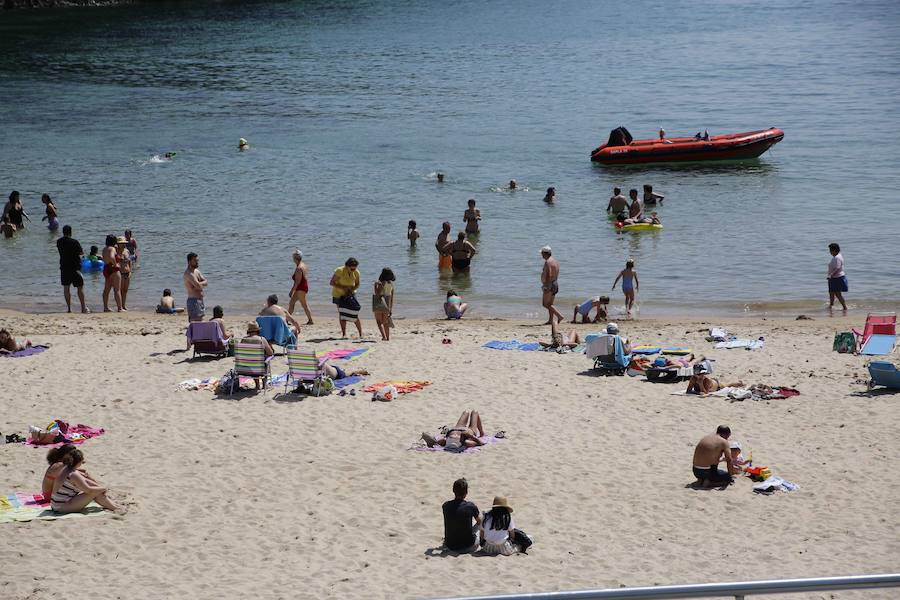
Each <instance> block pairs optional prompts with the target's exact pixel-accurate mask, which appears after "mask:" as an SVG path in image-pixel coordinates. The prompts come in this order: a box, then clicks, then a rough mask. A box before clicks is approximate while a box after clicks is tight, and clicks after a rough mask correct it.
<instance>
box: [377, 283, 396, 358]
mask: <svg viewBox="0 0 900 600" xmlns="http://www.w3.org/2000/svg"><path fill="white" fill-rule="evenodd" d="M395 279H396V278H395V277H394V272H393V271H391V270H390V269H382V270H381V275H379V276H378V281H376V282H375V283H374V284H373V287H374V290H373V293H372V314H374V315H375V324H376V325H377V326H378V333H380V334H381V339H382V340H384V341H385V342H389V341H391V327H393V326H394V321H393V319H391V315H392V314H393V312H394V280H395Z"/></svg>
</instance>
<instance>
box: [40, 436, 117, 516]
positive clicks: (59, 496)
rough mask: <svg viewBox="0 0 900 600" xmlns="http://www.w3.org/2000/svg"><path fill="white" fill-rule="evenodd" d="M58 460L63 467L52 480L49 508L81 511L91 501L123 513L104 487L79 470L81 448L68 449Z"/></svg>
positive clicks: (61, 510)
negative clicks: (54, 479)
mask: <svg viewBox="0 0 900 600" xmlns="http://www.w3.org/2000/svg"><path fill="white" fill-rule="evenodd" d="M60 462H61V463H62V464H63V468H62V469H61V470H60V472H59V475H58V476H57V477H56V481H54V482H53V488H52V494H51V495H50V508H52V509H53V510H54V511H55V512H59V513H73V512H81V511H82V510H84V509H85V507H87V505H88V504H90V503H91V502H92V501H93V502H96V503H97V504H99V505H100V506H102V507H103V508H104V509H106V510H111V511H114V512H116V513H118V514H125V508H124V507H122V506H119V505H118V504H116V503H115V502H113V501H112V500H110V499H109V497H107V495H106V488H105V487H103V486H101V485H100V484H99V483H97V482H96V481H94V480H93V479H91V478H89V477H87V476H86V475H85V474H84V473H83V472H82V471H80V470H79V467H81V465H82V463H84V455H83V454H82V453H81V450H78V449H77V448H74V449H72V450H70V451H69V452H68V453H67V454H66V455H65V456H63V457H62V458H61V459H60Z"/></svg>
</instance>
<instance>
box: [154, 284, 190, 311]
mask: <svg viewBox="0 0 900 600" xmlns="http://www.w3.org/2000/svg"><path fill="white" fill-rule="evenodd" d="M156 312H158V313H162V314H165V315H174V314H175V313H183V312H184V309H183V308H175V298H173V297H172V290H170V289H169V288H166V289H164V290H163V295H162V298H160V299H159V304H158V305H157V306H156Z"/></svg>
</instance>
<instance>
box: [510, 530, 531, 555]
mask: <svg viewBox="0 0 900 600" xmlns="http://www.w3.org/2000/svg"><path fill="white" fill-rule="evenodd" d="M512 542H513V544H516V545H517V546H518V547H519V550H520V551H521V552H522V554H528V553H527V552H526V550H528V549H529V548H531V546H533V545H534V540H533V539H531V536H529V535H528V534H527V533H525V532H524V531H522V530H521V529H513V539H512Z"/></svg>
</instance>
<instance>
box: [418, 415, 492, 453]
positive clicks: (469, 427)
mask: <svg viewBox="0 0 900 600" xmlns="http://www.w3.org/2000/svg"><path fill="white" fill-rule="evenodd" d="M482 437H484V426H483V425H482V424H481V415H479V414H478V411H477V410H471V411H470V410H467V411H464V412H463V414H461V415H460V416H459V419H458V420H457V421H456V425H454V426H453V427H451V428H450V429H449V431H447V436H446V437H443V438H436V437H434V436H433V435H431V434H429V433H425V432H422V439H423V440H425V443H426V444H428V447H429V448H434V447H435V446H443V447H444V450H447V451H449V452H462V451H463V450H465V449H466V448H474V447H475V446H483V445H484V442H482V441H481V439H480V438H482Z"/></svg>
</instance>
